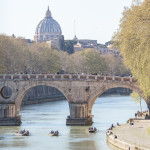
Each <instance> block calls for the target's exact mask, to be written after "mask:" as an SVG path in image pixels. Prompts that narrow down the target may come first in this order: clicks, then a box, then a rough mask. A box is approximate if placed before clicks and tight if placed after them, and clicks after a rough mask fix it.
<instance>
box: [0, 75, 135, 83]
mask: <svg viewBox="0 0 150 150" xmlns="http://www.w3.org/2000/svg"><path fill="white" fill-rule="evenodd" d="M0 80H1V81H2V80H103V81H123V82H136V81H137V80H136V79H134V78H132V77H119V76H100V75H82V74H0Z"/></svg>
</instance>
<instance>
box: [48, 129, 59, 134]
mask: <svg viewBox="0 0 150 150" xmlns="http://www.w3.org/2000/svg"><path fill="white" fill-rule="evenodd" d="M50 134H56V135H58V134H59V131H58V130H56V131H54V130H52V131H51V132H50Z"/></svg>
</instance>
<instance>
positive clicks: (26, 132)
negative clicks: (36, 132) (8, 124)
mask: <svg viewBox="0 0 150 150" xmlns="http://www.w3.org/2000/svg"><path fill="white" fill-rule="evenodd" d="M20 134H22V135H29V134H30V133H29V131H28V130H27V131H26V130H25V129H24V130H21V131H20Z"/></svg>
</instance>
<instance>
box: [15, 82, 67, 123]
mask: <svg viewBox="0 0 150 150" xmlns="http://www.w3.org/2000/svg"><path fill="white" fill-rule="evenodd" d="M66 97H67V96H66V94H64V92H63V90H62V89H59V88H57V87H56V86H55V85H54V86H52V85H51V86H47V85H42V84H39V85H36V86H32V85H29V86H28V87H26V89H25V90H24V91H23V92H22V93H21V94H20V97H19V96H18V97H17V98H18V99H17V102H18V103H16V108H17V114H18V115H21V120H22V122H26V123H33V122H36V121H37V122H39V123H42V122H43V123H44V122H49V123H51V124H53V121H54V120H56V119H55V117H56V116H57V115H61V116H64V120H61V121H62V122H63V123H64V124H65V123H66V118H67V116H68V115H69V105H68V101H67V98H66ZM58 100H60V101H58ZM17 104H18V105H17ZM22 104H23V105H26V104H28V106H27V105H26V106H22ZM42 120H43V121H42Z"/></svg>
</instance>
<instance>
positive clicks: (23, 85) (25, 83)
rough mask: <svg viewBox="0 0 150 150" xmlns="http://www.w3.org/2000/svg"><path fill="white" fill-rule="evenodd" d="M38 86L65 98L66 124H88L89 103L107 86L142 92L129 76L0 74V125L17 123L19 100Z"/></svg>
mask: <svg viewBox="0 0 150 150" xmlns="http://www.w3.org/2000/svg"><path fill="white" fill-rule="evenodd" d="M38 85H46V86H51V87H55V88H56V89H58V90H59V91H60V92H61V93H62V94H63V95H64V96H65V97H66V99H67V101H68V104H69V108H70V115H69V116H68V117H67V121H66V124H67V125H91V124H92V123H93V122H92V117H93V116H92V107H93V104H94V102H95V100H96V98H97V97H98V96H100V95H101V94H102V93H103V92H105V91H106V90H108V89H111V88H116V87H123V88H128V89H131V90H133V91H136V92H137V93H139V94H140V95H142V92H141V91H140V89H139V87H138V85H137V84H136V80H135V79H133V78H131V77H117V76H99V75H78V74H30V75H26V74H19V75H18V74H15V75H8V74H6V75H0V125H20V123H21V117H20V116H19V111H20V107H21V102H22V99H23V97H24V96H25V94H26V93H27V92H28V90H30V89H31V88H33V87H35V86H38ZM6 87H9V89H10V90H11V92H12V95H10V96H5V95H4V92H3V91H4V89H5V88H6Z"/></svg>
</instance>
